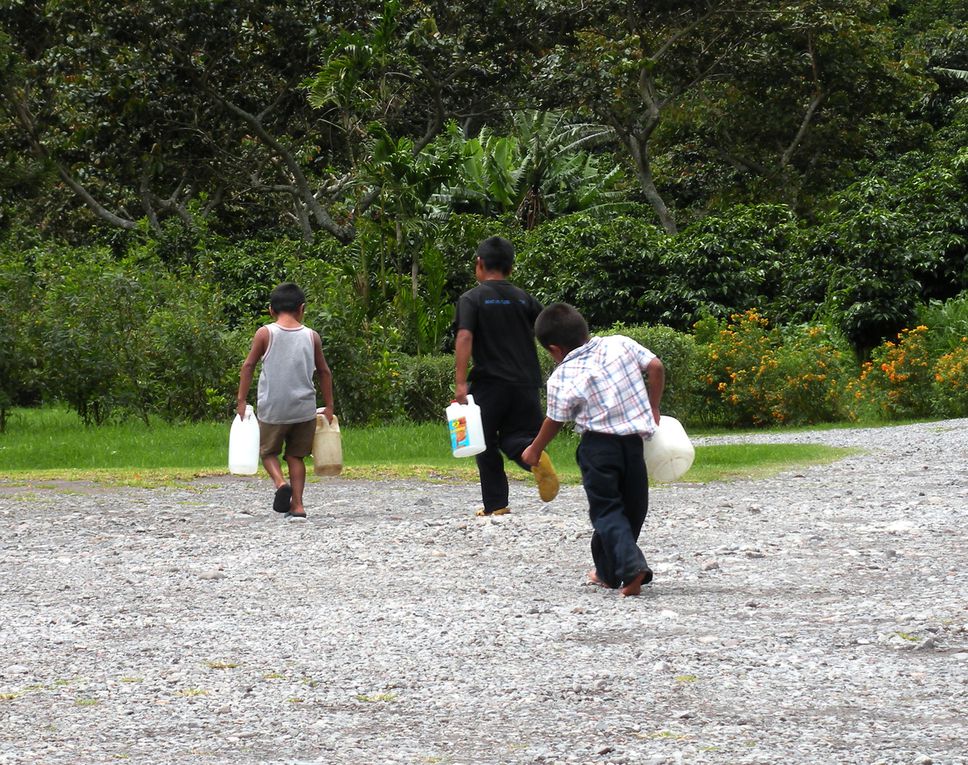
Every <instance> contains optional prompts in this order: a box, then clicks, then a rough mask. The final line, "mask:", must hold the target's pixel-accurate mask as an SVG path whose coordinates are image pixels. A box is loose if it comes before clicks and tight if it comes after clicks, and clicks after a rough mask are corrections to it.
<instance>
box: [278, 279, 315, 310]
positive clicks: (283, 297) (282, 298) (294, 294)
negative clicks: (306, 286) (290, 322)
mask: <svg viewBox="0 0 968 765" xmlns="http://www.w3.org/2000/svg"><path fill="white" fill-rule="evenodd" d="M305 302H306V293H305V292H303V291H302V290H301V289H300V288H299V285H298V284H295V283H293V282H283V283H282V284H280V285H279V286H278V287H276V288H275V289H274V290H273V291H272V292H270V293H269V306H270V307H271V308H272V310H273V311H275V312H276V313H295V312H296V311H298V310H299V306H301V305H303V304H304V303H305Z"/></svg>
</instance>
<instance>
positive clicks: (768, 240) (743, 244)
mask: <svg viewBox="0 0 968 765" xmlns="http://www.w3.org/2000/svg"><path fill="white" fill-rule="evenodd" d="M800 246H801V245H800V234H799V230H798V226H797V221H796V217H795V216H794V214H793V211H792V210H791V209H790V208H789V207H786V206H784V205H736V206H734V207H732V208H730V209H728V210H725V211H723V212H722V213H721V214H718V215H711V216H709V217H706V218H703V219H701V220H699V221H698V222H696V223H693V224H692V225H690V226H689V227H688V228H686V229H684V230H683V231H682V233H680V234H679V236H677V237H675V238H673V239H671V240H670V241H669V243H668V248H667V255H666V257H665V264H666V266H667V268H668V270H669V280H668V288H667V289H666V290H664V292H663V293H662V294H661V295H660V296H659V297H658V301H659V304H660V305H661V307H662V312H661V314H660V315H659V316H658V317H657V319H656V320H659V321H662V323H664V324H669V325H671V326H673V327H677V328H680V329H686V328H688V327H691V326H692V325H693V323H695V322H696V321H697V320H699V319H700V318H701V317H702V316H705V315H711V316H715V317H717V318H726V317H728V316H729V315H731V314H732V313H735V312H738V311H743V310H745V309H746V308H748V307H749V306H753V305H757V304H760V305H762V304H763V303H764V302H766V303H771V302H772V301H774V300H775V299H777V298H778V297H779V296H781V295H783V294H784V292H785V291H786V289H787V281H788V279H787V274H788V272H789V266H790V263H791V261H793V260H795V259H797V258H798V257H799V251H800ZM647 276H648V275H647Z"/></svg>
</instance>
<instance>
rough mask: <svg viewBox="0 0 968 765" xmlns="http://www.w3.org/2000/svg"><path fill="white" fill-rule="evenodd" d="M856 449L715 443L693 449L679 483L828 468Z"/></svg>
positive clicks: (810, 445)
mask: <svg viewBox="0 0 968 765" xmlns="http://www.w3.org/2000/svg"><path fill="white" fill-rule="evenodd" d="M859 451H860V450H859V449H848V448H845V447H835V446H824V445H823V444H716V445H714V446H699V447H696V460H695V462H693V465H692V467H691V468H690V469H689V472H688V473H686V475H685V476H683V478H682V480H683V481H686V482H690V483H708V482H709V481H728V480H735V479H739V478H768V477H770V476H773V475H776V474H777V473H780V472H782V471H784V470H788V469H790V468H795V467H799V466H806V465H827V464H830V463H831V462H836V461H837V460H839V459H843V458H844V457H847V456H850V455H851V454H856V453H858V452H859Z"/></svg>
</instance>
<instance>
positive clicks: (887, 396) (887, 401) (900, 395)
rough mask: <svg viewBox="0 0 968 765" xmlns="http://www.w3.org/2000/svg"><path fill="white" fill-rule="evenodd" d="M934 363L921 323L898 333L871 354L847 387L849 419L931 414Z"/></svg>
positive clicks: (926, 333) (926, 332) (897, 417)
mask: <svg viewBox="0 0 968 765" xmlns="http://www.w3.org/2000/svg"><path fill="white" fill-rule="evenodd" d="M933 368H934V361H933V359H932V358H931V352H930V347H929V343H928V328H927V327H926V326H924V325H923V324H921V325H918V326H917V327H914V328H913V329H904V330H901V332H900V333H898V335H897V339H896V340H889V341H887V342H885V343H883V344H882V345H880V346H879V347H877V348H875V349H874V350H873V352H872V353H871V360H870V361H867V362H865V363H864V365H863V366H862V368H861V373H860V377H859V378H858V379H857V380H856V381H855V382H854V383H853V384H852V385H851V386H850V392H851V393H852V394H853V402H852V407H851V416H852V417H853V418H854V419H863V418H866V417H874V418H883V419H904V418H911V417H927V416H928V415H930V414H931V412H932V405H931V391H932V382H933V381H934V375H933Z"/></svg>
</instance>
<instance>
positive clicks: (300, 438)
mask: <svg viewBox="0 0 968 765" xmlns="http://www.w3.org/2000/svg"><path fill="white" fill-rule="evenodd" d="M305 312H306V296H305V294H304V293H303V291H302V290H301V289H300V288H299V287H298V286H297V285H295V284H293V283H292V282H285V283H283V284H280V285H279V286H278V287H276V288H275V289H274V290H273V291H272V292H271V293H270V295H269V313H270V315H271V316H272V318H273V319H275V323H273V324H266V325H265V326H263V327H259V329H258V330H256V333H255V336H254V337H253V338H252V348H251V350H250V351H249V355H248V356H246V359H245V361H244V362H243V363H242V371H241V372H240V374H239V392H238V395H237V396H236V411H237V412H238V414H239V417H243V416H244V415H245V406H246V399H247V397H248V395H249V388H250V386H251V385H252V378H253V377H254V376H255V369H256V367H257V366H258V365H259V363H260V362H261V363H262V369H261V371H260V373H259V384H258V394H257V395H258V400H257V404H256V416H257V419H258V420H259V455H260V456H261V457H262V466H263V467H264V468H265V469H266V472H267V473H268V474H269V477H270V478H272V481H273V483H274V484H275V487H276V494H275V497H274V498H273V502H272V509H273V510H275V511H276V512H277V513H285V514H286V515H287V516H288V517H291V518H305V517H306V509H305V507H304V506H303V489H304V488H305V486H306V463H305V462H304V460H305V459H306V457H308V456H309V455H310V454H311V453H312V449H313V436H314V435H315V433H316V387H315V383H316V381H317V380H318V383H319V390H320V392H321V393H322V397H323V401H324V402H325V406H324V408H323V414H324V415H325V417H326V419H327V420H328V421H329V422H332V421H333V374H332V372H331V371H330V369H329V365H328V364H327V363H326V358H325V357H324V356H323V343H322V341H321V340H320V338H319V333H318V332H316V331H315V330H312V329H310V328H309V327H306V326H304V325H303V323H302V320H303V314H304V313H305ZM283 445H285V448H286V453H285V455H284V459H285V460H286V465H287V467H288V468H289V482H288V483H287V482H286V479H285V477H283V474H282V465H281V463H280V462H279V454H280V452H281V451H282V448H283Z"/></svg>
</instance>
